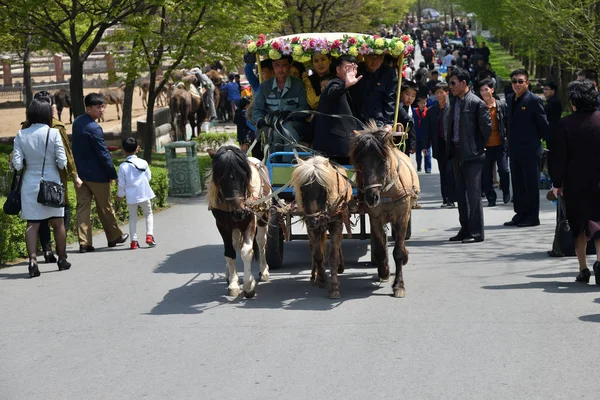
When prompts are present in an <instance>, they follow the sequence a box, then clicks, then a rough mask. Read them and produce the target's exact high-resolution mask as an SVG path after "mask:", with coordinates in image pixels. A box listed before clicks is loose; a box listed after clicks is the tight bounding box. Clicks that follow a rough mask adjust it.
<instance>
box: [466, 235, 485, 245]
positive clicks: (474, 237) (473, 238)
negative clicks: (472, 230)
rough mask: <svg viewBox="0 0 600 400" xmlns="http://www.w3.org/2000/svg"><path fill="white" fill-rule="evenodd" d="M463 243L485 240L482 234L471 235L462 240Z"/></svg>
mask: <svg viewBox="0 0 600 400" xmlns="http://www.w3.org/2000/svg"><path fill="white" fill-rule="evenodd" d="M462 242H463V243H479V242H483V238H482V237H481V236H469V237H466V238H464V239H463V240H462Z"/></svg>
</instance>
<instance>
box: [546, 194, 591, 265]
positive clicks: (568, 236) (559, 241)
mask: <svg viewBox="0 0 600 400" xmlns="http://www.w3.org/2000/svg"><path fill="white" fill-rule="evenodd" d="M557 200H558V209H557V221H556V231H555V232H554V241H555V246H554V247H558V249H559V250H560V252H559V253H560V254H562V255H564V256H569V257H572V256H575V255H576V254H575V241H574V240H573V233H572V232H571V227H570V226H569V221H568V219H567V208H566V205H565V199H564V197H563V196H562V195H558V199H557ZM586 254H596V246H595V243H594V241H593V240H590V241H589V242H588V244H587V249H586Z"/></svg>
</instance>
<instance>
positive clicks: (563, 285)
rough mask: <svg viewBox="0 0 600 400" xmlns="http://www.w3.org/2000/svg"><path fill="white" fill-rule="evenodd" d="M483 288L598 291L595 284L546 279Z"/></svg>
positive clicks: (570, 291)
mask: <svg viewBox="0 0 600 400" xmlns="http://www.w3.org/2000/svg"><path fill="white" fill-rule="evenodd" d="M482 288H483V289H489V290H512V289H519V290H521V289H543V290H544V292H547V293H561V294H563V293H592V292H598V290H599V289H598V287H597V286H595V285H585V284H582V283H579V282H575V281H574V280H573V282H564V281H562V282H560V281H546V282H539V281H538V282H528V283H516V284H510V285H494V286H482Z"/></svg>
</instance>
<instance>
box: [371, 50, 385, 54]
mask: <svg viewBox="0 0 600 400" xmlns="http://www.w3.org/2000/svg"><path fill="white" fill-rule="evenodd" d="M373 52H374V53H375V54H377V55H381V54H383V50H381V49H375V50H374V51H373Z"/></svg>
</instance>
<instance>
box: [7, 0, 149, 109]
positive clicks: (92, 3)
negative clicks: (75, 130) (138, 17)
mask: <svg viewBox="0 0 600 400" xmlns="http://www.w3.org/2000/svg"><path fill="white" fill-rule="evenodd" d="M149 6H150V4H149V2H148V1H144V0H47V1H44V2H42V3H40V1H38V0H0V12H1V13H2V15H3V18H5V19H6V20H8V21H12V22H13V31H14V32H15V33H24V34H32V35H33V36H34V37H43V38H46V39H47V40H48V41H50V42H52V43H54V44H55V46H56V47H57V48H59V49H61V50H62V51H64V52H65V53H66V54H67V55H68V56H69V58H70V61H71V81H70V89H71V98H72V101H73V113H74V114H75V115H79V114H82V113H83V112H84V106H83V63H84V62H85V60H87V58H88V57H89V55H90V54H91V53H92V51H94V49H95V48H96V46H97V45H98V43H100V40H101V39H102V36H103V35H104V33H105V32H106V30H107V29H108V28H110V27H111V26H114V25H115V24H117V23H119V22H120V21H122V20H123V19H124V18H126V17H127V16H129V15H132V14H134V13H138V12H143V11H144V10H145V9H147V8H148V7H149ZM15 21H27V22H28V23H27V24H19V23H17V22H15Z"/></svg>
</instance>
